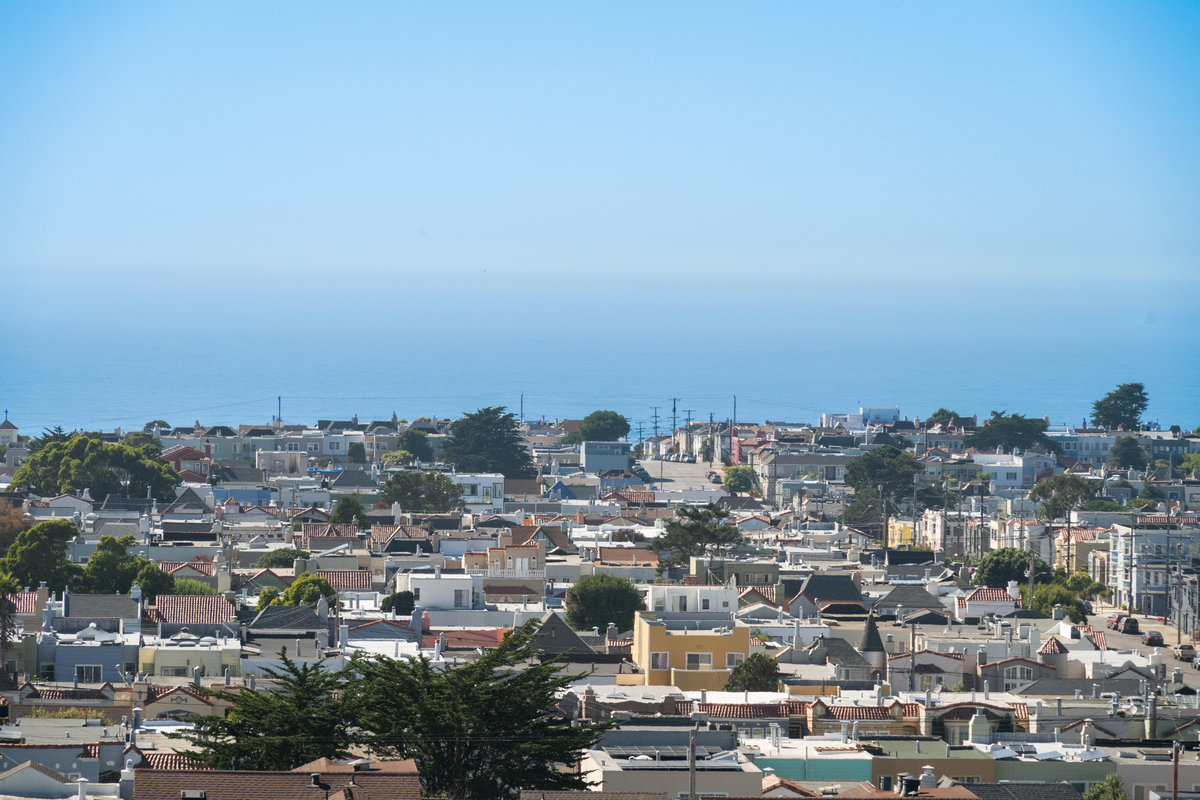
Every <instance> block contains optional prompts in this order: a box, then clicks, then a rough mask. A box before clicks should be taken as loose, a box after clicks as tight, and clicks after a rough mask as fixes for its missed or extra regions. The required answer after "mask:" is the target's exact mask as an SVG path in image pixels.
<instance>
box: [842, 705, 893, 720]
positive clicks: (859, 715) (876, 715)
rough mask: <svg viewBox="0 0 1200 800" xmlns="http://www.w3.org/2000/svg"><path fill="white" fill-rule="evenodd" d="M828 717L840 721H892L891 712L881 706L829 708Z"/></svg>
mask: <svg viewBox="0 0 1200 800" xmlns="http://www.w3.org/2000/svg"><path fill="white" fill-rule="evenodd" d="M829 716H831V717H833V718H834V719H840V720H855V719H892V714H891V712H890V711H889V710H888V709H887V708H884V707H883V706H847V705H837V706H829Z"/></svg>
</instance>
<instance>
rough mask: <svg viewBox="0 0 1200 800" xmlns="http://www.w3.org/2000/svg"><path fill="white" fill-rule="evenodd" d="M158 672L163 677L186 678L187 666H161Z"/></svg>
mask: <svg viewBox="0 0 1200 800" xmlns="http://www.w3.org/2000/svg"><path fill="white" fill-rule="evenodd" d="M158 674H159V675H161V676H163V677H164V678H186V677H187V674H188V668H187V667H163V668H162V669H160V670H159V671H158Z"/></svg>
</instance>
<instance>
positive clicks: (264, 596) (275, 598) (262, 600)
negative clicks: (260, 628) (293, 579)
mask: <svg viewBox="0 0 1200 800" xmlns="http://www.w3.org/2000/svg"><path fill="white" fill-rule="evenodd" d="M280 602H281V601H280V599H279V590H278V589H276V588H275V587H274V586H268V587H266V588H265V589H263V590H262V591H261V592H259V593H258V603H256V604H255V606H254V608H255V610H256V611H262V610H263V609H264V608H266V607H267V606H277V605H280Z"/></svg>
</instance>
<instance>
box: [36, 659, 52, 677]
mask: <svg viewBox="0 0 1200 800" xmlns="http://www.w3.org/2000/svg"><path fill="white" fill-rule="evenodd" d="M38 674H39V675H40V676H41V677H42V678H43V679H44V680H48V681H52V680H54V664H52V663H51V664H42V668H41V669H39V670H38Z"/></svg>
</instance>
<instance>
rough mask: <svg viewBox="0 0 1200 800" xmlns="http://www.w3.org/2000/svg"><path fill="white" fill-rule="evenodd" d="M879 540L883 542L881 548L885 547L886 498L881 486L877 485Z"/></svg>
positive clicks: (886, 537) (886, 541) (886, 538)
mask: <svg viewBox="0 0 1200 800" xmlns="http://www.w3.org/2000/svg"><path fill="white" fill-rule="evenodd" d="M879 538H880V539H881V540H882V541H883V546H884V547H887V544H888V535H887V498H886V497H884V496H883V484H882V483H881V484H879Z"/></svg>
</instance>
